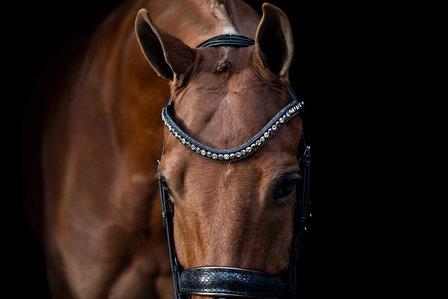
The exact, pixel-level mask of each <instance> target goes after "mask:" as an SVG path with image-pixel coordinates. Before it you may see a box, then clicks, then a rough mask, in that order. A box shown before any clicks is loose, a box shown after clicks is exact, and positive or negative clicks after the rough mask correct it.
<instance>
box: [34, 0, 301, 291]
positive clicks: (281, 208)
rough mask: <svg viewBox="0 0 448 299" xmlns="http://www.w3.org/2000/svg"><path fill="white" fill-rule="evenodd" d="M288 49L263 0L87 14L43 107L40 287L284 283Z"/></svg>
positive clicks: (288, 235)
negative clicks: (81, 42) (100, 17)
mask: <svg viewBox="0 0 448 299" xmlns="http://www.w3.org/2000/svg"><path fill="white" fill-rule="evenodd" d="M293 52H294V46H293V39H292V31H291V26H290V24H289V21H288V18H287V16H286V15H285V13H284V12H282V11H281V10H280V9H279V8H277V7H275V6H274V5H271V4H267V3H265V4H263V6H262V15H261V16H260V15H259V14H258V13H257V12H255V11H254V10H253V9H252V8H251V7H250V6H249V5H248V4H247V3H245V2H243V1H240V0H207V1H204V0H163V1H162V0H136V1H127V2H125V3H123V4H122V5H121V6H119V7H118V8H117V9H115V10H114V11H113V12H112V13H111V14H110V15H109V17H108V18H107V19H105V20H104V22H102V23H101V25H100V26H99V27H98V28H97V29H96V31H95V32H94V34H93V35H92V37H91V39H90V40H89V43H88V44H87V46H86V47H85V49H84V50H83V51H80V52H79V53H78V56H76V57H71V59H72V65H71V66H70V67H67V68H66V69H64V70H63V72H62V75H58V76H55V77H54V80H55V83H54V84H53V86H54V89H53V90H52V91H51V93H50V94H51V95H50V96H49V97H51V103H52V104H51V105H50V107H49V108H48V109H47V111H46V112H45V118H44V119H45V123H44V125H43V133H42V142H41V150H40V152H41V171H42V190H43V191H42V192H43V195H42V196H43V219H44V222H43V228H42V229H43V233H42V238H43V243H44V247H45V252H46V265H47V272H48V280H49V286H50V290H51V294H52V297H53V298H57V299H74V298H83V299H99V298H127V299H140V298H173V297H175V298H184V297H185V296H191V297H198V296H206V297H229V296H240V297H247V296H249V297H285V296H290V295H291V294H293V293H294V294H296V293H297V292H296V290H295V283H294V281H295V277H294V273H295V271H296V267H295V264H296V262H295V260H294V259H295V258H296V257H295V256H296V255H297V251H296V248H297V235H298V234H299V235H300V232H301V231H302V226H300V228H298V227H297V223H296V222H297V218H298V216H297V211H298V210H299V206H301V204H300V201H298V200H297V199H298V198H300V193H301V192H303V190H300V183H299V182H300V181H301V180H302V179H303V178H302V171H303V167H302V166H301V163H300V160H301V159H298V158H297V157H298V156H299V157H300V156H301V153H300V152H299V144H301V140H302V134H303V124H302V121H301V118H300V116H298V114H299V112H300V110H301V108H302V105H303V104H302V103H301V102H298V101H297V99H296V97H295V95H294V92H293V90H292V88H291V86H290V83H289V79H288V71H289V68H290V66H291V62H292V59H293ZM161 114H162V115H161ZM306 149H307V153H308V154H309V151H308V150H309V148H308V147H307V148H306ZM308 154H306V155H304V157H308V156H309V155H308ZM303 208H304V206H303V205H302V209H301V211H302V210H305V209H303ZM161 212H162V217H161V216H160V213H161ZM301 213H302V214H301V217H299V218H301V219H303V218H305V217H304V215H305V214H306V213H305V214H304V212H303V211H302V212H301ZM299 216H300V215H299ZM305 216H306V215H305ZM300 223H302V222H300ZM302 224H303V223H302ZM297 231H298V232H299V233H297ZM291 269H292V270H291ZM285 277H289V279H290V281H289V282H288V281H287V279H286V278H285ZM291 281H292V283H291ZM291 296H293V295H291ZM294 296H296V295H294Z"/></svg>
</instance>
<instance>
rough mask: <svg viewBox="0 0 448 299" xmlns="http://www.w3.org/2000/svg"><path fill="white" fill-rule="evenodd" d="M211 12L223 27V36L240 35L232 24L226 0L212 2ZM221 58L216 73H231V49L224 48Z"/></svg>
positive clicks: (216, 66) (213, 0)
mask: <svg viewBox="0 0 448 299" xmlns="http://www.w3.org/2000/svg"><path fill="white" fill-rule="evenodd" d="M209 5H210V11H211V13H212V15H213V16H214V17H215V18H216V20H217V21H218V23H220V25H221V26H222V27H223V31H222V34H239V33H238V31H237V30H236V29H235V26H234V25H233V23H232V20H231V18H230V16H229V12H228V11H227V7H226V1H225V0H210V4H209ZM219 53H220V58H219V60H218V62H217V63H216V65H215V69H214V73H218V74H220V73H225V72H227V71H229V70H230V69H231V67H232V63H231V62H230V59H229V53H230V51H229V48H228V47H223V48H222V50H220V51H219Z"/></svg>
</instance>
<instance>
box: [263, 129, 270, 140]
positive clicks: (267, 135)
mask: <svg viewBox="0 0 448 299" xmlns="http://www.w3.org/2000/svg"><path fill="white" fill-rule="evenodd" d="M269 134H270V133H269V130H268V132H265V133H264V134H263V136H264V138H269Z"/></svg>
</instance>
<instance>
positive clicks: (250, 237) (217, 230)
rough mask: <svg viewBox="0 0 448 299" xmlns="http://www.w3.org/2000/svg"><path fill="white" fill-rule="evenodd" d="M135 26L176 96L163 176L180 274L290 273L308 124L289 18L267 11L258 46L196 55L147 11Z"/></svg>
mask: <svg viewBox="0 0 448 299" xmlns="http://www.w3.org/2000/svg"><path fill="white" fill-rule="evenodd" d="M135 24H136V27H135V28H136V35H137V39H138V41H139V44H140V47H141V49H142V52H143V54H144V56H145V57H146V59H147V60H148V62H149V64H150V65H151V67H152V68H153V69H154V71H155V72H156V73H157V74H158V75H159V76H161V77H163V78H165V79H167V80H168V81H169V84H170V88H171V99H170V102H169V104H168V106H167V107H166V108H165V109H164V114H163V115H162V117H163V120H164V121H165V124H166V125H167V127H166V129H165V133H164V135H165V139H164V151H163V155H162V157H161V160H160V165H159V172H158V176H159V179H160V180H161V181H162V184H163V188H162V190H167V192H166V193H165V194H162V197H164V196H166V198H165V199H166V200H167V201H169V205H170V206H169V207H167V213H172V219H171V220H170V221H172V222H171V224H168V225H169V226H170V227H169V230H172V232H169V233H168V235H169V236H168V237H169V238H170V237H172V239H173V244H172V247H173V248H172V251H173V252H172V254H173V255H174V256H175V257H176V258H175V261H174V263H176V265H175V266H176V267H181V268H182V269H221V270H223V269H224V270H225V269H244V270H243V271H246V270H247V271H254V272H253V273H261V274H263V275H264V274H266V275H273V277H277V276H278V275H282V274H283V273H287V271H288V269H289V267H290V263H291V251H292V248H293V243H294V242H293V239H294V215H295V207H296V205H297V202H296V199H297V194H298V193H299V190H297V188H296V187H297V186H299V185H300V184H298V182H299V181H300V180H301V169H300V167H299V161H298V159H297V157H298V146H299V143H300V140H301V137H302V122H301V119H300V118H299V117H294V116H295V115H296V114H297V113H298V111H299V110H300V108H301V104H300V103H298V102H294V101H292V100H294V99H295V98H294V96H293V95H292V94H291V88H290V84H289V80H288V70H289V68H290V66H291V62H292V59H293V38H292V32H291V28H290V24H289V21H288V19H287V17H286V15H285V14H284V13H283V12H282V11H281V10H280V9H278V8H277V7H275V6H273V5H270V4H264V5H263V15H262V18H261V20H260V22H259V24H258V27H257V30H256V32H255V34H254V43H253V45H244V46H241V45H235V44H232V43H231V42H227V43H226V42H224V43H219V39H218V44H215V45H212V46H204V47H198V48H192V47H190V46H188V45H186V44H185V43H184V42H183V41H181V40H180V39H178V38H176V37H174V36H172V35H170V34H168V33H166V32H164V31H163V30H161V29H159V28H158V27H157V26H156V24H154V23H153V22H152V21H151V18H150V16H149V13H148V12H147V11H146V10H144V9H142V10H140V11H139V13H138V15H137V19H136V23H135ZM235 36H239V35H238V33H237V32H236V33H234V34H231V35H225V36H224V37H223V38H224V39H225V38H233V37H235ZM241 39H243V38H241ZM243 40H244V39H243ZM291 103H292V104H291ZM285 107H286V108H285ZM164 188H165V189H164ZM162 193H163V191H162ZM165 216H166V215H165ZM171 225H172V227H171ZM170 234H171V235H170ZM177 263H178V264H177ZM174 270H176V269H174ZM176 271H177V270H176ZM224 272H225V271H224ZM229 273H230V274H229ZM209 274H210V275H211V277H212V279H214V278H216V277H214V276H213V275H215V274H216V273H213V271H211V273H209ZM221 274H222V273H221ZM227 274H229V275H236V274H237V272H232V270H229V272H228V273H227ZM240 274H242V275H245V274H246V272H242V273H240ZM274 275H275V276H274ZM175 279H176V277H175ZM179 279H182V277H180V278H179ZM225 282H226V280H223V281H220V283H224V284H225ZM177 287H179V286H177ZM180 287H182V285H181V286H180ZM192 288H194V286H193V287H192ZM235 292H236V293H238V292H239V291H235ZM215 293H216V294H218V295H219V296H223V294H222V293H220V292H215ZM192 294H201V292H199V291H198V292H192ZM209 294H213V292H210V293H207V292H203V294H202V295H209ZM216 294H215V295H216ZM226 295H241V294H240V293H238V294H232V291H229V292H227V293H224V296H226ZM255 296H258V295H257V294H256V295H255ZM259 296H264V295H263V294H262V295H259Z"/></svg>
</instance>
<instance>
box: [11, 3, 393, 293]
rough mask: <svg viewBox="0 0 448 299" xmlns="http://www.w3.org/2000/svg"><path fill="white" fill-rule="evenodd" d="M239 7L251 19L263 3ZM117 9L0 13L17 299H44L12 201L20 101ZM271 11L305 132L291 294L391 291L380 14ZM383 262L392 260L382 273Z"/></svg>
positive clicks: (340, 8) (75, 6) (24, 6)
mask: <svg viewBox="0 0 448 299" xmlns="http://www.w3.org/2000/svg"><path fill="white" fill-rule="evenodd" d="M247 2H249V3H250V4H251V5H253V6H254V8H255V9H257V10H258V11H260V7H261V3H262V2H263V1H257V0H251V1H247ZM119 3H121V1H118V0H114V1H111V0H109V1H106V0H101V1H87V0H78V1H63V2H59V1H55V2H51V1H35V2H30V3H21V4H20V5H19V4H17V5H16V6H17V7H14V8H12V7H11V8H10V9H9V10H8V11H7V12H6V13H7V14H11V15H13V16H14V22H9V21H8V22H6V24H4V25H3V27H4V29H6V32H7V34H5V35H4V41H5V43H4V44H5V46H4V50H6V54H4V55H3V59H4V61H3V63H4V65H5V67H4V69H3V70H4V72H5V73H7V74H8V80H7V81H6V83H7V84H6V86H5V87H4V90H5V91H7V92H8V93H9V94H12V95H13V96H8V97H6V98H5V99H3V100H4V101H5V102H6V105H7V108H6V109H5V110H3V112H4V116H5V117H4V118H3V120H4V121H5V120H6V124H5V125H4V126H3V127H4V128H6V133H7V134H6V135H4V136H7V138H8V139H9V140H12V143H13V144H14V145H13V146H12V147H11V146H8V148H9V149H12V153H11V157H13V158H11V159H10V158H9V156H8V158H7V159H6V160H7V161H6V162H10V164H11V167H10V168H11V171H10V172H8V173H9V175H8V177H9V179H11V180H12V182H13V184H8V185H10V186H13V187H12V188H11V189H12V193H10V194H12V196H11V195H9V196H8V201H11V203H12V205H11V207H9V206H8V209H7V210H5V212H4V213H5V217H4V219H7V224H6V225H5V226H4V227H5V228H6V231H7V235H8V236H10V237H11V238H10V240H11V241H8V242H7V243H6V244H7V245H6V246H5V247H6V249H8V250H9V251H8V252H9V253H8V255H6V259H7V262H8V264H11V265H12V269H11V271H10V272H9V273H10V275H9V278H10V279H11V282H12V283H11V284H10V285H9V286H12V287H13V290H14V293H15V294H16V295H15V296H14V297H16V298H25V297H26V296H31V295H32V296H33V297H35V298H48V294H47V292H48V291H47V289H46V279H45V270H44V266H43V265H44V264H43V259H42V251H41V250H40V247H39V244H38V242H37V240H36V239H35V238H34V237H33V236H32V234H31V231H30V229H29V227H28V225H27V222H26V219H25V217H24V214H23V212H22V206H21V205H22V204H21V201H20V200H21V185H20V179H21V176H22V174H21V167H20V166H18V165H20V153H21V152H25V153H26V150H27V149H23V148H22V147H21V143H20V137H21V124H22V123H23V121H24V118H25V113H24V112H25V111H26V110H27V109H28V107H29V106H28V105H27V103H28V100H27V99H28V96H29V95H30V93H31V90H32V86H33V83H34V82H35V80H36V79H37V78H38V76H39V74H40V73H41V71H42V70H43V68H44V67H45V66H46V64H47V63H48V62H49V60H50V59H51V57H53V55H54V53H56V51H57V49H58V48H60V47H61V46H62V45H63V44H64V43H65V42H67V41H69V40H70V39H71V38H73V36H76V35H79V34H83V33H87V32H89V31H90V30H91V29H93V28H94V27H95V25H96V24H98V22H100V21H101V20H102V19H103V18H104V16H105V15H107V13H108V12H109V11H110V10H111V9H113V7H114V6H115V5H117V4H119ZM271 3H273V4H276V5H277V6H279V7H280V8H282V9H283V10H284V11H285V12H286V14H287V15H288V16H289V18H290V21H291V25H292V27H293V32H294V35H295V48H296V52H295V58H294V62H293V67H292V69H291V81H292V83H293V85H294V87H295V90H296V93H297V94H298V96H299V97H300V98H303V99H304V101H305V103H306V109H305V111H306V112H305V132H306V135H307V141H308V143H310V144H311V145H312V150H313V163H314V164H313V176H312V200H313V209H312V211H313V218H312V221H311V225H310V229H309V232H308V234H307V235H306V237H305V240H304V250H303V255H302V268H301V272H300V277H301V293H302V297H301V298H304V299H308V298H324V297H326V296H329V295H331V296H332V297H334V296H336V297H341V298H342V297H344V298H363V297H365V295H369V296H373V295H376V294H381V293H383V292H384V289H385V288H389V287H391V286H392V285H394V284H395V282H394V281H395V275H396V274H397V275H398V270H397V268H398V267H400V263H401V262H400V256H399V254H396V252H395V251H394V249H393V245H392V244H393V243H394V239H395V237H396V236H395V235H394V236H391V234H390V232H389V233H386V231H389V230H390V228H388V227H386V224H385V223H386V222H387V219H386V218H387V217H388V210H390V209H391V208H392V204H388V205H387V204H386V205H384V200H385V198H386V196H387V195H388V193H389V192H392V191H386V190H387V189H388V186H389V185H390V184H391V181H390V177H388V176H384V175H383V174H384V173H385V172H386V170H387V169H389V168H388V166H387V165H386V164H387V163H385V160H384V159H383V156H382V154H381V153H382V152H383V151H384V144H390V143H389V142H392V140H390V139H389V138H390V137H388V136H390V135H388V134H383V129H384V126H385V122H387V119H388V117H389V116H388V114H384V111H385V110H388V109H392V108H393V107H394V106H395V105H396V104H394V102H393V100H394V99H392V96H395V94H392V95H391V94H390V93H389V92H387V93H386V92H385V89H386V88H387V87H388V86H389V85H390V84H391V77H389V76H388V74H387V72H388V71H387V70H385V69H384V68H383V66H384V65H385V60H386V59H387V55H384V53H382V49H383V47H385V46H386V45H389V44H388V43H387V42H385V41H381V42H379V40H378V34H380V33H379V32H380V31H381V30H382V29H383V28H381V25H380V23H381V22H379V21H378V18H377V17H378V16H379V15H377V14H376V12H377V11H376V10H375V7H366V6H368V5H365V6H360V5H356V4H348V3H346V4H341V3H333V1H332V2H329V3H324V2H318V3H316V1H297V2H296V1H274V0H273V1H271ZM373 16H374V17H373ZM381 18H382V17H380V18H379V19H381ZM374 20H375V21H374ZM10 63H12V66H9V65H11V64H10ZM387 95H388V96H389V97H390V98H388V97H387ZM386 99H387V100H386ZM12 112H14V113H12ZM11 116H12V117H13V118H14V120H13V121H10V118H11ZM8 166H9V164H8ZM389 195H390V194H389ZM395 255H396V256H395ZM390 256H393V257H396V260H394V263H392V265H391V264H390V263H389V261H390ZM386 261H387V265H386ZM378 271H380V272H381V275H378V274H377V273H378ZM389 294H391V295H392V294H394V291H393V290H392V291H390V290H389Z"/></svg>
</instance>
